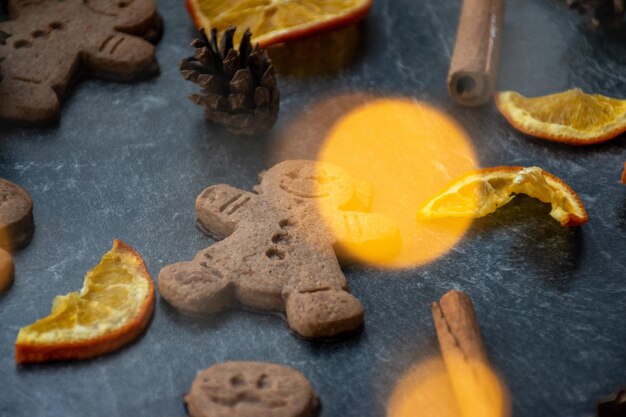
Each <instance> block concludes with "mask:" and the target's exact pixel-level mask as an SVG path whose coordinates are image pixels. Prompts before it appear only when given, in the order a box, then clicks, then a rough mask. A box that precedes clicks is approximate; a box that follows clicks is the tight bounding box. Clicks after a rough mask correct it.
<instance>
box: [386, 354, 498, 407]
mask: <svg viewBox="0 0 626 417" xmlns="http://www.w3.org/2000/svg"><path fill="white" fill-rule="evenodd" d="M447 359H449V358H447ZM456 365H458V366H456ZM456 365H452V366H451V364H450V363H449V361H448V362H446V363H444V361H443V360H442V359H441V357H435V358H431V359H428V360H426V361H424V362H421V363H419V364H418V365H416V366H414V367H412V368H411V369H410V370H409V371H408V372H407V373H406V374H405V375H404V376H403V377H402V378H401V379H400V380H399V381H398V383H397V384H396V386H395V387H394V390H393V392H392V394H391V396H390V398H389V402H388V406H387V417H508V416H509V415H510V403H509V399H508V395H507V391H506V389H505V387H504V385H503V384H502V382H501V381H500V380H499V379H498V377H497V376H496V374H495V373H494V372H493V371H492V370H491V369H490V368H489V367H488V366H486V365H484V364H483V363H480V362H476V363H472V364H469V365H468V364H467V363H463V362H462V360H459V362H458V363H457V364H456ZM449 371H452V372H449Z"/></svg>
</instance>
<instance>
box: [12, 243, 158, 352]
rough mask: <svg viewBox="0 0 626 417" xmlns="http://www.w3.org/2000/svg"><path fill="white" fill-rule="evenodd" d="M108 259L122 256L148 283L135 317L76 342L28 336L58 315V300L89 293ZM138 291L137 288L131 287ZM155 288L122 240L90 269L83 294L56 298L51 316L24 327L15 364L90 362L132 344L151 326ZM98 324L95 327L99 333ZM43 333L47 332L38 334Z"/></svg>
mask: <svg viewBox="0 0 626 417" xmlns="http://www.w3.org/2000/svg"><path fill="white" fill-rule="evenodd" d="M107 256H119V259H120V260H121V262H122V263H123V264H126V266H130V268H131V269H130V270H129V273H131V274H132V276H133V277H137V278H140V280H139V282H141V283H142V284H143V283H145V286H146V288H145V290H144V291H143V293H145V294H144V297H143V299H142V301H141V303H140V304H139V306H138V308H137V309H136V310H137V311H136V312H135V314H134V316H132V317H130V318H129V319H128V320H126V321H124V322H123V323H122V324H121V325H118V326H117V327H114V328H113V329H112V330H107V329H104V331H102V330H101V331H99V332H98V331H96V332H95V335H93V336H92V337H84V338H81V337H77V338H76V339H75V340H63V339H62V338H61V340H56V341H44V342H42V341H38V340H37V339H38V336H37V335H33V334H29V328H32V326H35V325H37V324H38V323H40V322H42V321H44V320H50V319H52V318H53V316H54V315H55V305H56V304H57V300H59V302H62V301H61V300H62V299H63V298H64V297H68V296H72V295H74V296H75V297H82V294H84V293H85V291H89V288H88V287H87V281H88V279H89V277H90V276H91V274H94V271H96V270H97V268H99V267H100V266H102V265H103V263H104V261H105V258H106V257H107ZM131 289H136V288H131ZM154 302H155V288H154V282H153V280H152V277H151V276H150V274H149V272H148V270H147V268H146V265H145V262H144V261H143V259H142V257H141V255H140V254H139V253H138V252H137V251H136V250H135V249H133V248H132V247H130V246H129V245H127V244H125V243H124V242H122V241H120V240H115V241H114V242H113V247H112V249H111V250H110V251H109V252H107V253H106V254H105V255H104V256H103V257H102V260H101V261H100V263H99V264H98V265H97V266H95V267H94V268H92V269H91V270H89V271H88V272H87V274H86V275H85V285H84V286H83V289H82V290H81V291H80V292H74V293H69V294H66V295H65V296H57V297H56V298H55V300H54V301H53V305H52V311H51V313H50V314H49V315H48V316H46V317H44V318H42V319H40V320H37V321H36V322H34V323H32V324H30V325H28V326H25V327H22V328H21V329H20V332H19V333H18V337H17V339H16V342H15V361H16V363H17V364H25V363H35V362H47V361H58V360H72V359H88V358H91V357H94V356H98V355H101V354H104V353H108V352H112V351H114V350H117V349H119V348H120V347H122V346H124V345H126V344H128V343H130V342H131V341H133V340H134V339H135V338H137V337H138V336H139V335H140V334H141V333H142V332H143V331H144V330H145V329H146V327H147V326H148V324H149V322H150V319H151V317H152V313H153V311H154ZM97 325H98V323H97V324H96V330H98V329H97V327H98V326H97ZM31 333H32V332H31ZM39 333H40V334H43V333H44V332H39ZM33 339H34V340H33Z"/></svg>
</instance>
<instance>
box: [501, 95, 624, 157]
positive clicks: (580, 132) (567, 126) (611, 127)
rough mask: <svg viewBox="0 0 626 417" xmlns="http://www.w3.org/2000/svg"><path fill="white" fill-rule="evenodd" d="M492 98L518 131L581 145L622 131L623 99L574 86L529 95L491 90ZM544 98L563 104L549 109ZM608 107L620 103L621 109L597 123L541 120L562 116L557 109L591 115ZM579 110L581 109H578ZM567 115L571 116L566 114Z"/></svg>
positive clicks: (584, 115)
mask: <svg viewBox="0 0 626 417" xmlns="http://www.w3.org/2000/svg"><path fill="white" fill-rule="evenodd" d="M568 100H569V101H568ZM494 101H495V104H496V107H497V108H498V111H499V112H500V114H502V116H503V117H504V118H505V119H506V120H507V121H508V122H509V123H510V124H511V126H513V127H514V128H515V129H517V130H519V131H520V132H522V133H525V134H527V135H529V136H533V137H536V138H539V139H545V140H549V141H553V142H560V143H566V144H569V145H578V146H584V145H594V144H597V143H601V142H606V141H608V140H611V139H614V138H616V137H618V136H620V135H621V134H622V133H624V132H626V100H619V99H614V98H610V97H606V96H602V95H599V94H586V93H584V92H583V91H582V90H580V89H578V88H576V89H572V90H567V91H563V92H560V93H555V94H550V95H545V96H539V97H531V98H529V97H525V96H522V95H521V94H519V93H517V92H515V91H501V92H498V93H496V94H494ZM542 101H544V103H542ZM548 101H550V102H552V103H559V102H560V103H561V104H562V105H564V106H565V108H563V109H560V110H559V109H558V108H556V106H554V108H553V109H551V108H550V106H549V104H548ZM581 102H582V104H584V105H585V106H583V105H582V104H581ZM520 103H523V104H524V105H525V106H526V107H523V106H520ZM533 103H534V104H533ZM568 104H571V106H570V107H567V105H568ZM533 106H535V107H536V108H537V106H540V107H543V108H542V109H541V110H542V111H543V113H544V116H546V117H543V118H540V117H538V115H537V114H534V115H533V112H532V111H531V110H532V107H533ZM609 107H618V108H622V107H623V111H621V110H620V111H617V112H615V116H614V117H613V118H612V119H611V120H609V121H605V122H604V123H600V124H597V125H596V126H594V127H593V128H590V129H579V128H576V127H574V126H573V124H574V123H575V120H570V121H569V122H568V123H556V122H554V121H550V120H545V119H547V118H550V117H557V118H558V117H559V116H562V114H561V115H559V111H561V112H565V113H580V117H587V116H588V117H590V118H591V119H593V118H594V117H593V116H594V113H599V114H600V115H606V113H607V112H606V111H607V109H608V108H609ZM579 110H583V111H581V112H579ZM566 118H567V117H566ZM605 118H606V117H605ZM609 118H610V117H609ZM570 119H575V118H571V117H570Z"/></svg>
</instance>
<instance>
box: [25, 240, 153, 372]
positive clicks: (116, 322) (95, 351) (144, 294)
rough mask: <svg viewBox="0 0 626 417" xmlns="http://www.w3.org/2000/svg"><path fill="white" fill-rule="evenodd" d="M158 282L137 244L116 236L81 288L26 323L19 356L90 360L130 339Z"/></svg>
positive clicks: (146, 317)
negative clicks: (127, 243) (155, 280)
mask: <svg viewBox="0 0 626 417" xmlns="http://www.w3.org/2000/svg"><path fill="white" fill-rule="evenodd" d="M153 308H154V284H153V282H152V278H151V277H150V274H149V273H148V271H147V269H146V265H145V264H144V262H143V259H142V258H141V255H139V254H138V253H137V252H136V251H135V250H134V249H133V248H131V247H130V246H128V245H126V244H125V243H123V242H121V241H119V240H116V241H114V242H113V248H112V249H111V251H109V252H107V253H106V254H104V256H103V257H102V260H101V261H100V263H99V264H98V265H97V266H96V267H95V268H93V269H92V270H90V271H89V272H87V275H86V276H85V282H84V285H83V288H82V290H80V292H71V293H69V294H67V295H60V296H56V297H55V298H54V300H53V301H52V311H51V313H50V315H49V316H47V317H45V318H43V319H41V320H38V321H36V322H35V323H33V324H31V325H29V326H26V327H22V328H21V329H20V331H19V333H18V335H17V340H16V342H15V361H16V362H17V363H19V364H21V363H27V362H45V361H51V360H63V359H86V358H90V357H92V356H96V355H100V354H102V353H106V352H110V351H113V350H115V349H118V348H119V347H121V346H123V345H125V344H127V343H129V342H130V341H132V340H133V339H134V338H136V337H137V336H138V335H139V334H140V333H141V332H142V331H143V330H144V329H145V328H146V326H147V325H148V322H149V320H150V316H151V315H152V310H153Z"/></svg>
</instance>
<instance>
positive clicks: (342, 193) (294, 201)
mask: <svg viewBox="0 0 626 417" xmlns="http://www.w3.org/2000/svg"><path fill="white" fill-rule="evenodd" d="M260 177H261V183H260V184H259V186H257V187H256V191H257V192H258V193H259V194H264V195H271V196H272V198H274V199H277V200H278V201H279V203H280V204H281V206H284V205H285V204H286V205H287V206H288V207H289V206H292V207H293V206H294V205H296V206H306V207H307V208H306V209H307V210H310V209H312V208H313V207H311V206H315V208H316V209H317V210H324V209H331V210H332V209H340V210H359V211H365V210H369V209H370V206H371V202H372V189H371V186H370V184H369V183H367V182H365V181H356V180H355V179H354V178H352V177H351V176H350V174H348V172H347V171H345V170H344V169H343V168H340V167H338V166H336V165H332V164H328V163H323V162H315V161H303V160H289V161H284V162H281V163H279V164H277V165H275V166H273V167H272V168H271V169H269V170H268V171H266V172H264V173H262V174H261V176H260Z"/></svg>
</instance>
